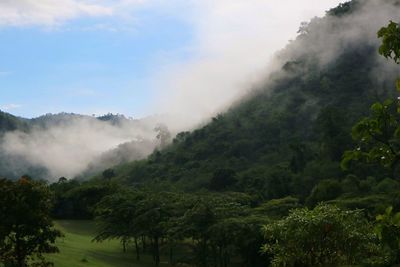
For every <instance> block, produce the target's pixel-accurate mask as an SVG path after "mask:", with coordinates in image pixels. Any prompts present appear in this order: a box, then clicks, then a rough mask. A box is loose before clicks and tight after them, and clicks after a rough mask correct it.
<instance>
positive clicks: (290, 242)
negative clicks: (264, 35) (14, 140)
mask: <svg viewBox="0 0 400 267" xmlns="http://www.w3.org/2000/svg"><path fill="white" fill-rule="evenodd" d="M380 2H381V3H379V4H377V3H376V2H374V1H372V0H370V1H367V0H353V1H350V2H347V3H344V4H341V5H339V6H338V7H336V8H333V9H331V10H329V11H328V12H327V14H326V16H325V17H324V18H322V19H317V18H316V19H313V20H312V21H311V22H309V23H303V24H302V25H301V28H300V29H299V35H298V37H297V39H296V40H294V41H292V42H290V43H289V44H288V46H287V47H286V48H285V49H283V50H282V51H280V53H278V55H277V60H276V61H277V63H276V65H277V66H278V67H276V68H274V69H273V71H272V72H271V73H270V74H269V76H268V79H266V81H265V82H263V83H262V84H260V85H257V86H256V87H255V88H254V89H253V90H252V92H251V93H249V95H247V96H246V97H245V98H244V99H241V100H240V101H238V102H236V103H235V104H233V105H232V106H231V108H230V109H229V110H227V111H226V112H224V113H221V114H219V115H216V116H215V117H213V118H212V120H211V121H210V123H208V124H206V125H204V126H203V127H201V128H198V129H195V130H193V131H187V132H181V133H179V134H177V135H176V136H175V137H174V138H173V140H172V142H171V143H170V144H168V145H167V144H163V145H162V146H159V147H158V148H157V149H155V150H154V151H153V152H152V153H151V155H150V156H148V157H147V158H146V159H142V160H137V161H131V162H127V163H123V164H120V165H116V166H114V167H111V168H107V169H105V170H103V171H102V172H100V173H99V174H98V175H95V176H91V175H90V174H89V175H87V177H85V179H83V180H82V179H72V180H68V179H66V178H64V177H61V178H59V180H58V182H55V183H52V184H50V185H45V184H41V183H39V182H34V181H32V180H31V178H30V177H23V178H21V179H23V180H22V181H25V182H24V183H28V184H29V183H33V187H35V186H36V187H41V186H42V187H46V188H47V189H48V190H49V191H50V192H51V193H52V194H53V196H54V198H53V199H52V200H53V201H54V203H53V204H54V205H53V207H52V208H51V209H50V208H49V210H48V212H50V213H51V215H52V217H53V218H55V219H95V220H96V222H97V223H98V229H97V236H96V237H95V238H94V241H96V242H103V241H105V240H109V239H118V240H120V241H121V246H122V247H123V250H124V251H125V250H126V248H127V247H133V248H134V250H135V253H136V258H137V260H138V261H140V259H141V256H142V255H143V254H148V253H150V254H151V255H152V258H153V260H154V264H155V265H157V266H158V265H159V264H160V262H161V259H162V258H164V259H165V261H168V263H169V264H170V265H177V266H220V267H227V266H252V267H255V266H293V267H294V266H349V265H351V266H360V265H361V266H392V265H394V264H399V263H400V257H399V255H400V245H399V244H400V242H399V241H400V213H398V212H400V182H399V178H400V177H399V174H398V170H399V164H400V141H399V140H400V139H399V138H400V137H399V136H400V130H399V129H400V126H399V125H400V124H399V123H400V117H399V116H400V115H399V112H400V108H399V101H398V98H397V95H398V91H400V82H399V80H397V79H398V76H400V75H399V67H398V65H397V64H399V63H400V26H399V24H397V23H395V22H393V21H396V22H398V21H399V20H400V18H399V14H400V12H398V11H399V8H400V2H399V1H396V0H385V1H380ZM371 14H372V15H374V16H376V17H379V19H377V20H376V21H371V20H370V17H368V16H371ZM388 14H389V15H388ZM396 14H397V16H396ZM392 16H395V17H392ZM368 19H369V20H368ZM366 20H368V21H369V23H371V24H366V25H364V24H363V23H365V21H366ZM392 20H393V21H392ZM374 23H375V24H374ZM361 24H362V25H364V26H362V25H361ZM374 26H375V27H377V29H376V30H375V29H374ZM378 30H379V32H378V33H377V31H378ZM371 31H372V33H371ZM354 36H356V37H357V38H355V37H354ZM371 36H372V37H371ZM371 38H373V40H371ZM396 63H397V64H396ZM396 85H397V88H398V91H396ZM2 121H4V122H2ZM2 121H1V123H2V124H1V125H2V126H4V127H3V128H4V129H6V130H12V129H16V128H19V129H24V127H28V122H27V121H26V120H23V119H19V118H15V117H12V116H10V115H8V114H2ZM162 134H165V132H162V131H161V132H160V133H159V136H160V138H161V139H162V138H163V137H162ZM166 135H167V134H166ZM167 137H169V136H166V137H165V138H166V139H168V138H167ZM33 176H35V175H33ZM36 177H39V178H40V176H36ZM4 183H6V182H4ZM15 183H16V185H15V186H17V187H18V183H21V180H19V181H17V182H15ZM36 183H38V184H36ZM8 186H10V187H12V185H8ZM25 186H26V185H25ZM0 201H1V198H0ZM0 230H1V229H0ZM56 234H58V233H56ZM1 237H2V236H1V231H0V245H1V244H2V243H1V242H2V239H1ZM0 251H1V250H0ZM39 254H41V253H39ZM0 260H3V259H2V258H1V257H0ZM7 260H8V261H7ZM4 262H5V263H8V262H10V263H12V262H13V261H12V260H9V258H8V259H7V258H5V259H4ZM10 266H14V265H10ZM15 266H24V265H15Z"/></svg>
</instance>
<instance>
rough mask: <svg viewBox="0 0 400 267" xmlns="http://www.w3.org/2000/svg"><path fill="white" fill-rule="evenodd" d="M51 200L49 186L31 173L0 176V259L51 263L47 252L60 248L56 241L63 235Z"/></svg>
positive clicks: (24, 263)
mask: <svg viewBox="0 0 400 267" xmlns="http://www.w3.org/2000/svg"><path fill="white" fill-rule="evenodd" d="M51 203H52V199H51V192H50V190H49V188H48V187H47V186H46V185H44V184H42V183H40V182H35V181H32V180H31V179H30V178H29V177H22V178H21V179H19V180H18V181H16V182H12V181H9V180H4V179H2V180H0V222H1V223H0V263H4V265H5V266H6V267H8V266H12V267H14V266H15V267H25V266H27V264H28V263H29V264H30V265H32V266H48V265H49V263H48V262H47V261H46V259H45V257H44V254H45V253H55V252H58V249H57V247H56V246H55V245H54V243H55V240H56V238H57V237H60V236H61V232H60V231H58V230H55V229H54V228H53V225H52V220H51V217H50V211H51Z"/></svg>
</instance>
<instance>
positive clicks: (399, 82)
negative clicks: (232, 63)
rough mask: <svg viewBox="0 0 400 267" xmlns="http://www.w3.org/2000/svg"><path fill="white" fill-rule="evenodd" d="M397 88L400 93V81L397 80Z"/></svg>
mask: <svg viewBox="0 0 400 267" xmlns="http://www.w3.org/2000/svg"><path fill="white" fill-rule="evenodd" d="M396 88H397V91H399V92H400V79H397V81H396Z"/></svg>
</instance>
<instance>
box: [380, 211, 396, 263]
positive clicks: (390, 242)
mask: <svg viewBox="0 0 400 267" xmlns="http://www.w3.org/2000/svg"><path fill="white" fill-rule="evenodd" d="M374 230H375V233H376V234H377V236H378V238H379V240H381V242H382V244H383V245H384V246H386V248H388V249H389V250H390V252H391V263H399V262H400V256H399V255H400V212H397V213H393V207H388V208H387V209H386V210H385V213H383V214H380V215H378V216H376V225H375V229H374Z"/></svg>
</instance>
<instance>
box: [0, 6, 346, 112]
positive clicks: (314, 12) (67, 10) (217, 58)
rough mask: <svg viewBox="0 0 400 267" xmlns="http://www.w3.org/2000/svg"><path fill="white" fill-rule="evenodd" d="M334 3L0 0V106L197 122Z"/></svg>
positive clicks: (251, 79) (12, 109) (13, 109)
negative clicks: (184, 118)
mask: <svg viewBox="0 0 400 267" xmlns="http://www.w3.org/2000/svg"><path fill="white" fill-rule="evenodd" d="M341 2H343V1H338V0H324V1H321V0H279V1H276V0H251V1H249V0H1V1H0V40H1V42H0V59H1V60H0V109H1V110H3V111H6V112H10V113H12V114H15V115H18V116H23V117H28V118H31V117H36V116H39V115H42V114H46V113H58V112H73V113H82V114H88V115H91V114H96V115H102V114H105V113H109V112H112V113H120V114H125V115H127V116H131V117H136V118H138V117H143V116H147V115H151V114H154V113H164V112H171V113H175V114H180V115H182V116H186V115H188V116H189V114H190V115H191V116H192V117H194V118H196V119H200V118H201V117H202V116H204V114H212V113H213V112H216V111H218V110H219V109H220V108H221V107H224V106H226V105H227V104H229V103H230V102H232V101H233V100H234V99H235V98H236V97H237V96H239V95H240V94H243V93H244V92H246V90H248V89H249V88H250V87H251V84H252V83H253V82H255V81H256V80H257V79H259V78H260V75H261V76H262V73H264V72H265V70H266V69H267V68H268V63H269V62H270V60H271V58H272V57H273V55H274V53H275V52H277V51H278V50H279V49H281V48H283V47H284V46H285V44H287V43H288V41H289V40H290V39H294V38H295V37H296V32H297V30H298V28H299V25H300V23H301V22H302V21H308V20H310V19H311V18H313V17H315V16H323V15H324V14H325V11H326V10H328V9H330V8H332V7H334V6H336V5H337V4H339V3H341Z"/></svg>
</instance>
